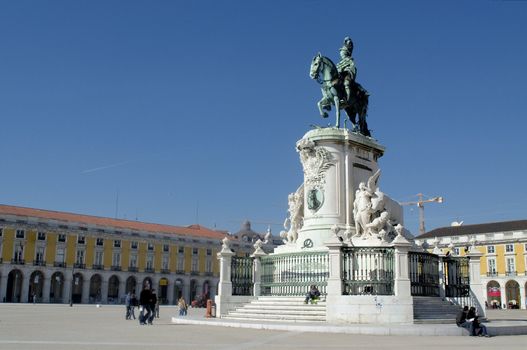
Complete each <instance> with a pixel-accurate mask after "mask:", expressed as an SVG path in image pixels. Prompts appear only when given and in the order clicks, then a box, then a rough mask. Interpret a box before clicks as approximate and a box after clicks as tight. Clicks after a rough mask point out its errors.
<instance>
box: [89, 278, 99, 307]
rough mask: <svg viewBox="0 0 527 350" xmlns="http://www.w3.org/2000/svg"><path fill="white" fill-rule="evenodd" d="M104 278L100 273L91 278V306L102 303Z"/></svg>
mask: <svg viewBox="0 0 527 350" xmlns="http://www.w3.org/2000/svg"><path fill="white" fill-rule="evenodd" d="M101 290H102V277H101V275H99V274H98V273H96V274H94V275H93V276H91V278H90V292H89V293H90V294H89V300H90V303H91V304H94V303H100V302H101V299H102V294H101Z"/></svg>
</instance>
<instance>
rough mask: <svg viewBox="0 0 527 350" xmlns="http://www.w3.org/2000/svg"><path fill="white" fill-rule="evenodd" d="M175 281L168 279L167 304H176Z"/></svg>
mask: <svg viewBox="0 0 527 350" xmlns="http://www.w3.org/2000/svg"><path fill="white" fill-rule="evenodd" d="M174 283H175V281H170V280H169V281H168V286H167V304H168V305H174Z"/></svg>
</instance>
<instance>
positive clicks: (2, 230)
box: [0, 228, 527, 247]
mask: <svg viewBox="0 0 527 350" xmlns="http://www.w3.org/2000/svg"><path fill="white" fill-rule="evenodd" d="M3 233H4V229H3V228H0V237H2V234H3ZM526 247H527V245H526Z"/></svg>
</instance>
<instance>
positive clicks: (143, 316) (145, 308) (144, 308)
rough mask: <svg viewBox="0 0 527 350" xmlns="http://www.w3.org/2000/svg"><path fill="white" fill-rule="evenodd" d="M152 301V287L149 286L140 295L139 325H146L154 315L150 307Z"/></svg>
mask: <svg viewBox="0 0 527 350" xmlns="http://www.w3.org/2000/svg"><path fill="white" fill-rule="evenodd" d="M151 300H152V292H151V291H150V287H149V286H148V285H147V286H145V287H144V288H143V290H142V291H141V294H139V310H140V313H139V324H140V325H145V324H146V323H147V322H148V320H149V319H150V317H151V315H152V309H151V307H150V302H151Z"/></svg>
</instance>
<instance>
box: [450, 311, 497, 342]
mask: <svg viewBox="0 0 527 350" xmlns="http://www.w3.org/2000/svg"><path fill="white" fill-rule="evenodd" d="M456 324H457V326H458V327H463V328H465V329H467V330H468V331H469V334H470V335H471V336H473V337H476V336H479V337H490V335H489V333H488V332H487V327H485V325H483V324H481V322H480V321H479V317H478V315H476V308H475V307H474V306H472V307H471V308H470V309H469V308H468V306H465V307H463V310H461V311H460V312H459V314H458V315H457V317H456Z"/></svg>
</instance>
